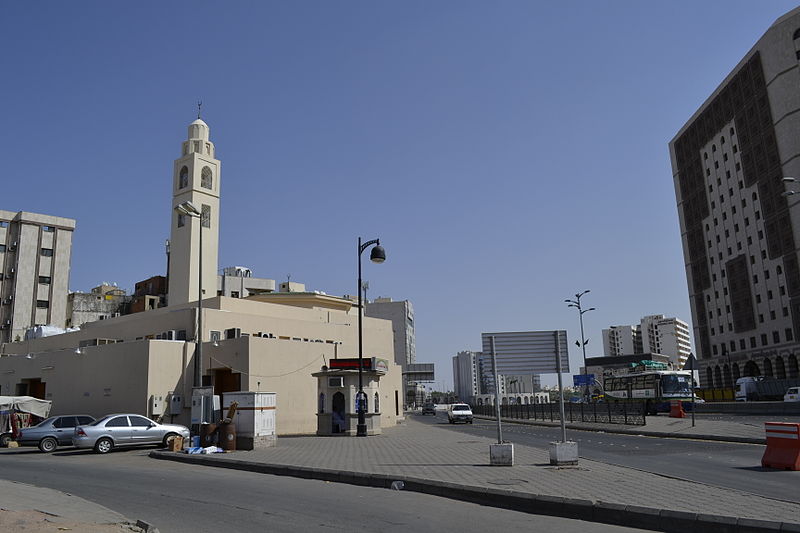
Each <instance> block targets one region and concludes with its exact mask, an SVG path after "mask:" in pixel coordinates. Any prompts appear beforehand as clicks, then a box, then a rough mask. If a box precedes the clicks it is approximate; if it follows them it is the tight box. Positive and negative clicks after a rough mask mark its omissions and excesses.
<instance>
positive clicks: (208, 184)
mask: <svg viewBox="0 0 800 533" xmlns="http://www.w3.org/2000/svg"><path fill="white" fill-rule="evenodd" d="M212 183H213V179H212V177H211V169H210V168H208V167H203V171H202V172H201V173H200V186H201V187H203V188H204V189H211V188H212Z"/></svg>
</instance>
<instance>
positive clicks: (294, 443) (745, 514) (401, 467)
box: [151, 416, 800, 532]
mask: <svg viewBox="0 0 800 533" xmlns="http://www.w3.org/2000/svg"><path fill="white" fill-rule="evenodd" d="M673 421H678V422H681V423H684V422H686V421H685V420H679V419H667V418H666V417H665V422H664V424H665V426H664V428H666V429H668V430H669V431H675V432H683V431H686V428H685V427H684V426H683V425H680V426H672V425H670V423H671V422H673ZM658 424H659V425H660V424H661V421H660V420H659V422H658ZM725 424H726V423H720V424H719V425H718V426H717V430H716V431H718V432H719V433H723V432H724V431H725V430H726V428H727V430H729V431H732V430H733V428H730V427H727V426H726V425H725ZM689 425H691V421H689ZM637 429H638V430H639V433H641V429H643V428H641V427H639V428H637ZM493 442H494V441H493V440H491V439H486V438H482V437H475V436H472V435H465V434H463V433H460V432H457V431H451V430H449V429H448V426H447V425H444V424H442V425H440V426H438V425H434V426H431V425H428V424H423V423H421V422H419V421H416V420H414V418H413V416H412V417H409V418H408V419H407V421H406V423H405V424H403V425H401V426H398V427H395V428H389V429H387V430H384V433H383V434H382V435H379V436H374V437H368V438H346V437H291V438H290V437H287V438H279V439H278V445H277V446H276V447H274V448H268V449H262V450H254V451H242V452H234V453H228V454H214V455H187V454H179V453H170V452H161V451H155V452H152V453H151V457H155V458H158V459H170V460H176V461H183V462H188V463H193V464H203V465H208V466H221V467H226V468H235V469H242V470H249V471H258V472H264V473H270V474H279V475H290V476H296V477H305V478H313V479H323V480H328V481H340V482H345V483H352V484H359V485H370V486H378V487H389V486H390V485H391V483H392V482H393V481H403V482H404V485H405V487H404V488H405V490H415V491H419V492H426V493H431V494H437V495H442V496H446V497H451V498H456V499H459V500H466V501H473V502H477V503H482V504H485V505H492V506H501V507H508V508H512V509H517V510H521V511H527V512H534V513H537V514H549V515H557V516H566V517H570V518H578V519H584V520H591V521H596V522H604V523H610V524H619V525H625V526H630V527H640V528H649V529H654V530H668V531H669V530H676V531H682V532H686V531H700V530H702V531H736V532H750V531H797V532H800V504H795V503H787V502H783V501H778V500H773V499H769V498H764V497H759V496H753V495H751V494H747V493H743V492H739V491H735V490H730V489H723V488H717V487H712V486H708V485H703V484H700V483H694V482H689V481H683V480H678V479H672V478H667V477H664V476H660V475H656V474H650V473H646V472H641V471H638V470H634V469H628V468H624V467H619V466H613V465H608V464H604V463H600V462H595V461H590V460H586V459H581V461H580V464H579V465H578V466H577V467H561V468H558V467H553V466H550V464H549V452H548V450H545V449H538V448H533V447H529V446H522V445H518V444H515V445H514V454H515V458H514V464H515V466H513V467H510V468H509V467H491V466H489V444H491V443H493ZM792 474H794V473H791V474H790V475H792ZM798 483H799V484H800V476H798ZM631 502H636V505H635V506H633V505H630V504H631Z"/></svg>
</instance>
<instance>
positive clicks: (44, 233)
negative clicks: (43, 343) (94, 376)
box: [0, 211, 75, 342]
mask: <svg viewBox="0 0 800 533" xmlns="http://www.w3.org/2000/svg"><path fill="white" fill-rule="evenodd" d="M74 230H75V221H74V220H72V219H69V218H61V217H54V216H49V215H40V214H36V213H28V212H24V211H20V212H18V213H14V212H11V211H0V342H12V341H14V340H18V339H22V338H24V337H25V330H27V329H28V328H29V327H31V326H37V325H52V326H57V327H61V328H63V327H64V325H65V323H66V320H67V293H68V289H69V263H70V257H71V255H72V232H73V231H74Z"/></svg>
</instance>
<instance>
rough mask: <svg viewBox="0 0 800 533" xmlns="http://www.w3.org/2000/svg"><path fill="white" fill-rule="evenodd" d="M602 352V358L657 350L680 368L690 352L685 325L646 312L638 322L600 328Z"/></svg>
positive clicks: (674, 319) (676, 320)
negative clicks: (603, 356) (601, 330)
mask: <svg viewBox="0 0 800 533" xmlns="http://www.w3.org/2000/svg"><path fill="white" fill-rule="evenodd" d="M603 352H604V354H605V356H606V357H621V356H628V355H638V354H648V353H658V354H662V355H666V356H668V357H669V362H671V363H672V366H673V367H674V368H683V365H684V364H685V363H686V360H687V359H688V358H689V354H690V353H691V352H692V343H691V337H690V336H689V324H687V323H686V322H684V321H683V320H681V319H680V318H675V317H672V318H667V317H665V316H664V315H648V316H645V317H642V319H641V320H640V321H639V324H634V325H622V326H611V327H610V328H608V329H604V330H603Z"/></svg>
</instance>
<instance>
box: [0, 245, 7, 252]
mask: <svg viewBox="0 0 800 533" xmlns="http://www.w3.org/2000/svg"><path fill="white" fill-rule="evenodd" d="M5 251H6V245H5V244H0V252H5Z"/></svg>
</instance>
